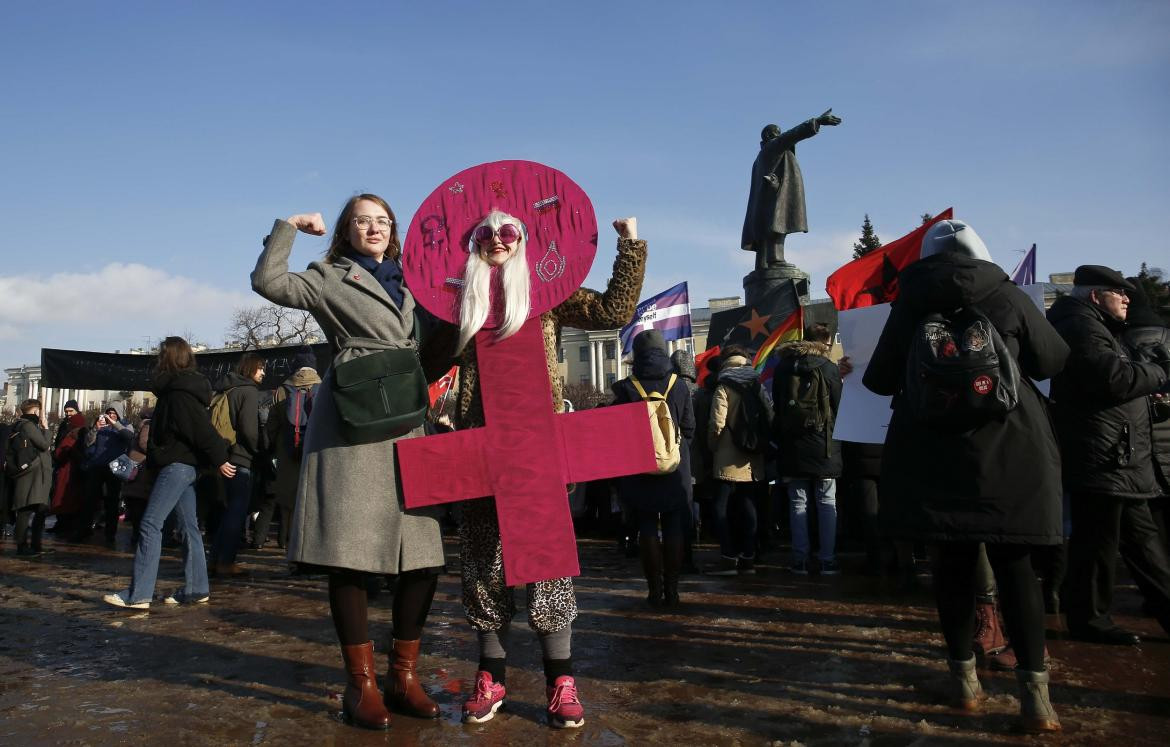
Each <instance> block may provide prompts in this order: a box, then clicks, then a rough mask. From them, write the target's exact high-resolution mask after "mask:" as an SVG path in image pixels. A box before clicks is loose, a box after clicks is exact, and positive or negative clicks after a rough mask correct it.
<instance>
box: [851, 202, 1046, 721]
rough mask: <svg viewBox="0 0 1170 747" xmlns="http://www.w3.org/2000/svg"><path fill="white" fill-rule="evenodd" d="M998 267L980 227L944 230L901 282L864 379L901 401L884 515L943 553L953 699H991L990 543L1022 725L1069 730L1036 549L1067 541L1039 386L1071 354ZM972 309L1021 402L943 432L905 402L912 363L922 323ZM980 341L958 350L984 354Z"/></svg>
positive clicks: (893, 530)
mask: <svg viewBox="0 0 1170 747" xmlns="http://www.w3.org/2000/svg"><path fill="white" fill-rule="evenodd" d="M990 260H991V256H990V254H989V253H988V251H987V247H986V246H985V245H984V244H983V242H982V241H981V240H980V239H979V237H978V235H977V234H975V232H974V230H972V229H971V228H970V226H967V225H966V224H965V223H963V222H961V221H939V222H938V223H936V224H935V225H934V226H932V227H931V229H930V231H928V232H927V234H926V235H925V236H924V237H923V241H922V259H920V260H919V261H917V262H915V263H913V264H911V265H909V266H907V267H906V269H904V270H903V271H902V272H901V273H900V274H899V276H898V285H899V288H900V293H899V296H898V299H897V300H896V301H894V303H893V305H892V307H891V308H890V316H889V319H887V321H886V325H885V328H884V329H883V330H882V334H881V337H880V339H879V340H878V343H877V347H876V348H875V350H874V354H873V357H872V359H871V360H870V363H869V367H868V368H867V369H866V371H865V375H864V378H863V381H864V383H865V386H866V387H868V388H869V389H870V390H872V391H874V392H876V393H877V394H884V395H893V403H892V407H893V413H892V416H891V419H890V425H889V429H888V431H887V433H886V444H885V450H884V452H883V455H882V457H883V458H882V473H881V481H880V482H879V486H878V491H879V502H880V507H879V511H880V518H881V522H882V527H883V529H885V530H886V531H887V532H888V533H889V534H890V535H891V536H893V537H895V538H905V539H910V540H922V541H927V542H934V543H936V544H937V551H936V565H935V593H936V603H937V605H938V615H939V622H940V623H941V625H942V629H943V635H944V637H945V639H946V643H947V653H948V660H949V661H948V665H949V668H950V671H951V700H952V702H953V703H954V704H955V705H957V706H959V707H962V708H965V709H968V710H973V709H975V708H977V707H978V702H979V700H980V699H981V697H982V690H981V688H980V685H979V680H978V677H977V676H976V673H975V656H974V652H973V649H972V639H973V637H974V628H975V566H976V562H977V560H978V557H979V543H984V544H985V545H986V548H987V555H988V559H989V560H990V561H991V566H992V569H993V571H994V573H995V580H996V583H997V585H998V587H999V593H1000V603H1001V605H1002V610H1003V615H1004V619H1005V622H1006V623H1007V629H1008V634H1009V638H1010V639H1011V641H1012V644H1013V646H1014V648H1015V651H1016V655H1017V658H1018V661H1019V665H1018V668H1017V670H1016V677H1017V680H1018V681H1019V686H1020V722H1019V726H1020V727H1021V728H1023V729H1025V730H1028V731H1037V732H1039V731H1054V730H1056V729H1059V728H1060V725H1059V722H1058V721H1057V718H1056V714H1055V712H1054V711H1053V710H1052V706H1051V703H1050V702H1049V701H1048V672H1047V670H1046V667H1045V664H1044V606H1043V601H1042V599H1041V592H1040V584H1039V581H1038V580H1037V579H1036V574H1035V572H1034V571H1033V570H1032V565H1031V552H1032V550H1033V549H1034V548H1035V547H1036V546H1046V545H1054V544H1058V543H1060V542H1061V541H1062V540H1063V532H1062V526H1061V485H1060V455H1059V452H1058V449H1057V445H1056V436H1055V434H1054V432H1053V429H1052V424H1051V420H1050V419H1049V416H1048V411H1047V405H1046V402H1045V401H1044V398H1043V397H1042V396H1041V395H1040V393H1039V392H1038V391H1037V390H1036V388H1035V387H1033V386H1031V385H1030V384H1029V383H1028V381H1027V379H1029V378H1031V379H1036V380H1042V379H1047V378H1051V377H1052V376H1054V375H1055V374H1057V373H1058V372H1059V371H1060V370H1061V368H1063V367H1064V363H1065V359H1066V358H1067V357H1068V352H1069V351H1068V345H1066V344H1065V342H1064V341H1063V340H1062V339H1061V338H1060V335H1058V334H1057V333H1056V331H1055V330H1054V329H1053V328H1052V325H1050V324H1049V323H1048V322H1047V321H1045V319H1044V316H1043V314H1042V313H1041V312H1040V310H1039V309H1038V308H1037V307H1036V305H1035V304H1034V303H1032V301H1031V299H1029V298H1028V296H1027V295H1025V294H1024V292H1023V291H1021V290H1020V289H1019V288H1017V287H1016V286H1015V285H1014V284H1013V283H1012V282H1011V281H1010V280H1008V277H1007V275H1006V274H1004V271H1003V270H1001V269H1000V268H999V267H998V266H997V265H995V264H994V263H993V262H991V261H990ZM960 308H967V309H969V308H974V309H976V310H978V311H980V312H982V314H983V315H984V316H985V317H986V318H987V320H988V321H990V323H991V324H992V326H994V328H995V330H996V331H998V334H999V336H1000V337H1001V338H1002V339H1003V343H1004V346H1005V347H1006V348H1007V353H1008V354H1009V355H1011V356H1012V358H1013V359H1014V360H1015V361H1016V362H1017V364H1018V366H1019V371H1020V376H1019V378H1020V383H1019V387H1018V396H1019V401H1018V403H1017V404H1016V406H1015V407H1014V408H1012V409H1010V410H1008V411H1007V412H1005V413H1003V414H1002V415H1000V416H998V417H991V418H987V419H984V420H982V421H975V422H966V423H962V424H956V425H955V426H954V427H951V426H950V424H944V425H941V426H940V425H932V424H930V423H928V422H926V421H924V420H921V419H919V417H918V415H917V414H916V411H915V409H914V406H913V403H912V402H911V400H910V398H909V397H907V396H906V393H905V387H906V381H907V375H906V370H907V361H908V356H909V352H910V348H911V344H912V341H913V339H914V337H915V335H916V334H921V333H922V330H921V329H920V328H919V322H920V321H921V320H922V319H923V318H924V317H926V316H927V315H928V314H931V313H942V314H946V313H950V312H953V311H955V310H956V309H960ZM978 341H979V340H978V339H977V338H969V339H964V340H957V341H956V343H957V344H958V345H961V346H963V347H964V348H967V347H970V349H971V350H977V349H978V348H976V347H975V346H974V345H975V343H976V342H978Z"/></svg>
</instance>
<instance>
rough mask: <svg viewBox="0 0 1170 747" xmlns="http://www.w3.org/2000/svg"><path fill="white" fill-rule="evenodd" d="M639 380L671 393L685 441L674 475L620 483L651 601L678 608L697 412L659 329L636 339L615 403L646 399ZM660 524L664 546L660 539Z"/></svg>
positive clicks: (672, 408)
mask: <svg viewBox="0 0 1170 747" xmlns="http://www.w3.org/2000/svg"><path fill="white" fill-rule="evenodd" d="M635 380H636V381H637V382H638V384H640V385H641V387H642V389H643V391H645V392H646V393H648V394H651V393H654V392H659V393H665V394H666V406H667V408H668V409H669V410H670V417H671V419H672V420H674V423H675V425H677V426H678V429H679V431H680V432H681V434H682V438H683V441H682V443H681V444H680V447H681V448H680V449H679V452H680V454H679V456H680V459H679V465H678V469H676V470H675V471H674V472H671V473H669V474H665V475H631V476H629V477H623V478H620V479H619V481H618V491H619V493H620V495H621V497H622V500H623V501H624V502H626V504H627V505H629V506H632V507H633V508H634V510H635V512H636V514H637V518H638V546H639V550H640V551H641V555H642V569H643V571H645V573H646V583H647V585H648V586H649V589H650V592H649V595H648V596H647V598H646V599H647V601H648V602H649V603H650V604H651V605H652V606H658V605H661V604H664V603H665V604H668V605H675V604H678V573H679V569H680V568H681V567H682V560H683V545H684V537H685V535H686V531H687V527H689V526H690V521H689V517H688V515H687V512H688V511H689V508H688V502H687V499H688V497H689V495H690V490H691V458H690V451H689V443H690V441H691V439H693V438H694V437H695V414H694V410H693V409H692V408H691V396H690V392H689V391H688V390H687V387H686V385H685V384H684V383H683V380H682V379H681V378H680V377H679V376H678V375H677V374H675V373H674V365H673V364H672V363H671V361H670V357H669V356H667V354H666V342H665V341H664V340H663V339H662V333H661V332H659V331H658V330H656V329H648V330H645V331H644V332H640V333H639V334H638V336H637V337H635V338H634V373H633V375H632V376H627V377H626V378H624V379H622V380H621V381H617V382H614V385H613V393H614V396H615V397H616V401H615V402H614V404H622V403H625V402H640V401H642V395H641V394H640V393H639V392H638V389H637V387H636V386H635V385H634V381H635ZM660 521H661V525H662V542H661V543H660V542H659V540H658V526H659V522H660Z"/></svg>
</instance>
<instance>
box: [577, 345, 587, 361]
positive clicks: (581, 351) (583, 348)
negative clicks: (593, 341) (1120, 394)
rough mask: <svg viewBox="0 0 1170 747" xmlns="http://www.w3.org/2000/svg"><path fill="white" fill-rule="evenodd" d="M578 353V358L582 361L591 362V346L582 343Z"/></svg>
mask: <svg viewBox="0 0 1170 747" xmlns="http://www.w3.org/2000/svg"><path fill="white" fill-rule="evenodd" d="M577 355H578V358H577V360H579V361H581V362H582V363H588V362H589V346H588V345H582V346H581V347H580V348H578V349H577Z"/></svg>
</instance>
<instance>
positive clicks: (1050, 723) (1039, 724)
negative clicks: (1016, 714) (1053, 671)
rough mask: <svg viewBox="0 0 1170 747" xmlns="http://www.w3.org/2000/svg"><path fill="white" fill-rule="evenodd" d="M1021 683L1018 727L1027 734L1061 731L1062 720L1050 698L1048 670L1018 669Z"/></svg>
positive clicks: (1017, 678) (1018, 677)
mask: <svg viewBox="0 0 1170 747" xmlns="http://www.w3.org/2000/svg"><path fill="white" fill-rule="evenodd" d="M1016 680H1017V681H1018V682H1019V683H1020V718H1019V720H1018V721H1017V722H1016V728H1017V729H1018V730H1019V731H1022V732H1025V733H1026V734H1044V733H1047V732H1053V731H1060V720H1059V719H1057V717H1056V710H1055V709H1053V707H1052V701H1051V700H1049V699H1048V672H1028V671H1025V670H1023V669H1017V670H1016Z"/></svg>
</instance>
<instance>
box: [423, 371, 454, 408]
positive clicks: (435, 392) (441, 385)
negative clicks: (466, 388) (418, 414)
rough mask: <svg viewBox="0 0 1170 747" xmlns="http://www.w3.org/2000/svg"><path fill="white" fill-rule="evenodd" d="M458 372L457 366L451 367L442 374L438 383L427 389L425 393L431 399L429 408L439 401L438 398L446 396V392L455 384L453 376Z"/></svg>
mask: <svg viewBox="0 0 1170 747" xmlns="http://www.w3.org/2000/svg"><path fill="white" fill-rule="evenodd" d="M458 371H459V366H451V370H450V371H448V372H447V373H445V374H443V376H442V377H441V378H440V379H439V380H438V381H436V382H435V383H434V384H431V385H430V386H428V387H427V393H428V394H429V395H430V397H431V407H434V406H435V403H436V402H438V401H439V398H440V397H442V396H443V395H444V394H446V393H447V390H448V389H450V388H451V385H452V384H454V383H455V374H456V373H457V372H458Z"/></svg>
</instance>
